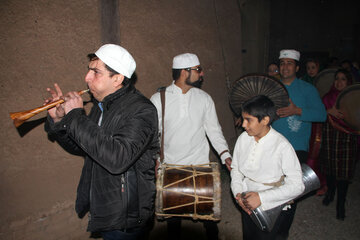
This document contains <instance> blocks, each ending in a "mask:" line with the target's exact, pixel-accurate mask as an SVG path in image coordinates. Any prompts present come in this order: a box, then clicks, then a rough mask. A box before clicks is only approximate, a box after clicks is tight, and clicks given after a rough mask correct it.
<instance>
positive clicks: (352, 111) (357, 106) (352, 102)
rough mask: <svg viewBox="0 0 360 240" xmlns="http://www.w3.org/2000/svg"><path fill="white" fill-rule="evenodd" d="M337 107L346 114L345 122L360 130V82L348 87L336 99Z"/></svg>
mask: <svg viewBox="0 0 360 240" xmlns="http://www.w3.org/2000/svg"><path fill="white" fill-rule="evenodd" d="M336 108H337V109H339V110H340V111H341V112H342V113H343V114H344V122H345V123H346V124H347V125H348V126H349V127H351V128H352V129H354V130H356V131H357V132H359V131H360V83H357V84H354V85H351V86H348V87H346V88H345V89H344V90H343V91H341V93H340V94H339V96H338V97H337V99H336Z"/></svg>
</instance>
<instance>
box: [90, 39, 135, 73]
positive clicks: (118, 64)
mask: <svg viewBox="0 0 360 240" xmlns="http://www.w3.org/2000/svg"><path fill="white" fill-rule="evenodd" d="M95 55H96V56H97V57H98V58H100V60H101V61H103V62H104V63H105V64H106V65H108V66H109V67H111V68H112V69H114V70H115V71H117V72H118V73H120V74H122V75H124V76H125V77H127V78H131V76H132V74H133V73H134V71H135V68H136V63H135V60H134V58H133V57H132V56H131V54H130V53H129V52H128V51H127V50H126V49H125V48H123V47H120V46H119V45H115V44H105V45H103V46H101V47H100V48H99V49H98V50H97V51H96V52H95Z"/></svg>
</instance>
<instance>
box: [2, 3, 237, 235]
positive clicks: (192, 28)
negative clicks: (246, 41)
mask: <svg viewBox="0 0 360 240" xmlns="http://www.w3.org/2000/svg"><path fill="white" fill-rule="evenodd" d="M118 7H119V22H120V23H119V29H120V30H119V35H120V40H121V44H122V45H123V46H124V47H125V48H127V49H128V50H129V51H130V52H131V53H132V55H133V56H134V58H135V60H136V62H137V70H136V73H137V75H138V82H137V84H136V86H137V88H138V89H139V90H140V91H142V92H143V93H144V95H145V96H147V97H150V96H151V95H152V94H153V93H154V92H155V91H156V89H157V88H158V87H159V86H165V85H169V84H170V83H171V61H172V58H173V56H175V55H177V54H179V53H183V52H193V53H196V54H197V55H198V56H199V58H200V61H201V65H202V66H203V67H204V69H205V83H204V87H203V89H204V90H205V91H207V92H208V93H209V94H210V95H211V96H212V97H213V99H214V101H215V104H216V107H217V112H218V116H219V120H220V123H221V125H222V127H223V131H224V135H225V137H226V139H227V140H228V142H229V145H230V147H232V146H233V143H234V141H235V138H236V133H235V131H234V126H233V117H232V114H231V112H230V109H229V107H228V99H227V90H228V89H227V85H228V84H230V83H231V82H232V81H233V80H234V79H236V78H238V77H239V76H240V75H241V74H242V73H241V59H240V57H238V56H240V54H241V32H240V30H241V29H240V28H241V27H240V22H241V19H240V12H239V10H238V4H237V1H235V0H222V1H220V0H213V1H209V0H184V1H175V0H174V1H173V0H156V1H155V0H154V1H145V0H132V1H125V0H120V1H119V2H118ZM99 19H100V11H99V1H98V0H79V1H70V0H63V1H51V0H28V1H22V0H2V1H1V8H0V42H1V44H0V52H1V58H0V90H1V94H0V105H1V107H0V116H1V118H0V123H1V131H0V141H1V145H0V212H1V215H0V239H16V240H18V239H84V238H87V237H88V236H89V233H86V232H85V231H86V224H87V219H86V217H85V219H83V220H80V219H78V218H77V217H76V214H75V211H74V200H75V193H76V186H77V183H78V180H79V177H80V170H81V167H82V164H83V160H82V159H81V158H79V157H75V156H72V155H70V154H67V153H66V152H65V151H63V150H62V149H61V148H60V147H59V146H58V145H57V144H56V143H53V142H51V141H49V140H48V138H47V135H46V133H45V132H44V130H43V119H44V117H45V116H46V113H45V112H44V113H42V114H39V115H38V116H37V117H34V118H33V119H34V120H36V121H31V122H29V123H27V124H25V125H24V126H25V127H23V129H21V130H19V129H16V128H15V127H14V126H13V123H12V121H11V120H10V118H9V112H16V111H20V110H26V109H31V108H35V107H38V106H40V105H42V102H43V100H44V99H45V98H47V97H48V94H47V93H46V88H47V87H49V86H52V84H53V83H55V82H57V83H59V84H60V86H61V87H62V88H63V90H64V92H67V91H72V90H81V89H84V88H85V87H86V86H85V83H84V80H83V79H84V76H85V74H86V71H87V59H86V55H87V53H89V52H93V51H95V50H96V49H97V48H98V47H99V46H100V45H101V41H102V37H101V27H100V26H101V25H100V20H99ZM86 98H87V97H85V99H86ZM89 107H90V106H89V105H87V106H86V108H87V109H89ZM213 158H214V157H213Z"/></svg>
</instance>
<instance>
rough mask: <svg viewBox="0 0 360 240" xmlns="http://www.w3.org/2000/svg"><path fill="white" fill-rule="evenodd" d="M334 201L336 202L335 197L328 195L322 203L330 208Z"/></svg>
mask: <svg viewBox="0 0 360 240" xmlns="http://www.w3.org/2000/svg"><path fill="white" fill-rule="evenodd" d="M333 200H334V197H331V196H330V195H328V194H326V195H325V197H324V199H323V201H322V204H323V205H324V206H328V205H329V204H330V203H331V202H332V201H333Z"/></svg>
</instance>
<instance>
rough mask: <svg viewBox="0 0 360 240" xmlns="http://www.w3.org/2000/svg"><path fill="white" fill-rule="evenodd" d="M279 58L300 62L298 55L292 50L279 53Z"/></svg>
mask: <svg viewBox="0 0 360 240" xmlns="http://www.w3.org/2000/svg"><path fill="white" fill-rule="evenodd" d="M281 58H291V59H294V60H296V61H299V60H300V53H299V52H298V51H296V50H293V49H284V50H281V51H280V57H279V59H281Z"/></svg>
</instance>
